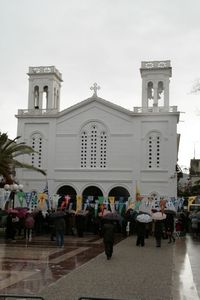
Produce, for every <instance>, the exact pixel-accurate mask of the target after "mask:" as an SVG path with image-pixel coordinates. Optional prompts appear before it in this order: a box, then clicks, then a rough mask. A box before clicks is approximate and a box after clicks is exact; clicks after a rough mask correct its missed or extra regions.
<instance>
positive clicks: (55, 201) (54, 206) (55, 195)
mask: <svg viewBox="0 0 200 300" xmlns="http://www.w3.org/2000/svg"><path fill="white" fill-rule="evenodd" d="M59 198H60V195H58V194H54V195H53V196H52V205H51V207H52V208H53V209H54V208H56V207H57V206H58V199H59Z"/></svg>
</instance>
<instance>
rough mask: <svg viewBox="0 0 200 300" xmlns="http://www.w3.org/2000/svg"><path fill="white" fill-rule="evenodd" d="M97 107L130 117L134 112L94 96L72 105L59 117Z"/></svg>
mask: <svg viewBox="0 0 200 300" xmlns="http://www.w3.org/2000/svg"><path fill="white" fill-rule="evenodd" d="M95 106H102V108H104V109H111V110H113V112H114V111H115V112H118V113H123V114H125V115H126V116H130V115H131V114H132V112H131V111H130V110H128V109H125V108H123V107H121V106H119V105H117V104H114V103H112V102H110V101H108V100H105V99H102V98H100V97H98V96H92V97H90V98H88V99H85V100H83V101H81V102H78V103H77V104H75V105H72V106H70V107H69V108H67V109H64V110H63V111H61V112H60V113H59V116H60V117H61V116H64V115H66V114H68V113H72V112H76V110H77V111H79V110H82V109H84V108H87V109H90V107H91V108H92V107H95Z"/></svg>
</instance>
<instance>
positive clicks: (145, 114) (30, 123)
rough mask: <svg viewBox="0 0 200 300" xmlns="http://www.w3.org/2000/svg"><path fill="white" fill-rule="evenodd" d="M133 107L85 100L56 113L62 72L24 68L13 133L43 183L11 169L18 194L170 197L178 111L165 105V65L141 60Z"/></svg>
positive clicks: (167, 70)
mask: <svg viewBox="0 0 200 300" xmlns="http://www.w3.org/2000/svg"><path fill="white" fill-rule="evenodd" d="M140 74H141V79H142V97H141V98H142V101H141V107H134V109H133V111H130V110H127V109H125V108H123V107H121V106H118V105H116V104H114V103H111V102H109V101H107V100H104V99H102V98H100V97H98V95H97V92H98V88H99V87H98V86H97V84H94V86H93V87H92V89H93V95H92V96H91V97H90V98H88V99H86V100H84V101H82V102H80V103H77V104H76V105H73V106H71V107H69V108H66V109H65V110H62V111H60V90H61V83H62V75H61V73H60V72H59V71H58V70H57V69H56V68H55V67H54V66H47V67H44V66H42V67H29V73H28V76H29V96H28V107H27V109H19V110H18V113H17V115H16V117H17V119H18V129H17V135H19V136H21V141H24V142H25V143H26V144H28V145H30V146H32V147H33V148H34V149H35V150H36V153H33V154H32V155H31V157H29V156H24V157H23V161H24V162H28V163H30V164H32V165H34V166H36V167H39V168H42V169H44V170H45V171H46V173H47V178H45V177H44V176H43V175H41V174H40V173H38V172H33V171H30V170H28V169H20V170H18V171H17V180H18V181H19V182H20V183H21V184H23V186H24V191H33V190H34V191H38V192H40V191H42V190H43V189H44V187H45V183H46V180H47V182H48V189H49V193H50V194H63V195H64V194H65V195H70V196H71V197H72V198H73V197H76V196H77V195H81V196H83V198H84V197H87V196H94V197H98V196H104V197H109V196H114V197H116V198H118V197H123V198H124V199H127V198H128V197H132V198H135V193H136V190H137V189H139V191H140V193H141V194H142V195H151V196H153V197H154V198H160V197H162V196H165V197H176V196H177V180H176V164H177V156H178V138H177V124H178V121H179V112H178V111H177V107H176V106H170V105H169V85H170V77H171V74H172V68H171V63H170V61H150V62H149V61H148V62H142V63H141V68H140Z"/></svg>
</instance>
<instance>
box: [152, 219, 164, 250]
mask: <svg viewBox="0 0 200 300" xmlns="http://www.w3.org/2000/svg"><path fill="white" fill-rule="evenodd" d="M154 236H155V239H156V247H161V240H162V236H163V221H162V220H155V227H154Z"/></svg>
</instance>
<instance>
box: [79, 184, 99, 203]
mask: <svg viewBox="0 0 200 300" xmlns="http://www.w3.org/2000/svg"><path fill="white" fill-rule="evenodd" d="M82 195H83V201H85V200H86V199H87V198H88V196H93V200H94V201H95V200H98V197H99V196H103V193H102V191H101V189H100V188H98V187H97V186H88V187H87V188H85V189H84V191H83V193H82Z"/></svg>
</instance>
